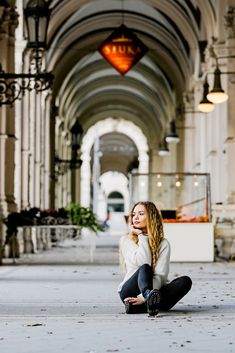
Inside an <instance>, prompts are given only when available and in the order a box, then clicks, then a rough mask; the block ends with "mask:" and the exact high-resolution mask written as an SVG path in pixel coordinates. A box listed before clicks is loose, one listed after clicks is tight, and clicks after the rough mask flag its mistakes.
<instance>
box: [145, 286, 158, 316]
mask: <svg viewBox="0 0 235 353" xmlns="http://www.w3.org/2000/svg"><path fill="white" fill-rule="evenodd" d="M160 300H161V294H160V291H159V290H158V289H152V290H151V291H149V292H148V293H147V296H146V304H147V311H148V314H149V315H150V316H155V315H157V314H158V304H159V303H160Z"/></svg>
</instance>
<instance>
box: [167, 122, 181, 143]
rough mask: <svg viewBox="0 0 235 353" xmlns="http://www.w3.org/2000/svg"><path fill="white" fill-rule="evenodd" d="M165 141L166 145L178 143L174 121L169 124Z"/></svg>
mask: <svg viewBox="0 0 235 353" xmlns="http://www.w3.org/2000/svg"><path fill="white" fill-rule="evenodd" d="M165 140H166V142H167V143H178V142H179V141H180V138H179V136H178V135H177V133H176V127H175V121H174V120H173V121H171V122H170V131H169V133H168V134H167V135H166V136H165Z"/></svg>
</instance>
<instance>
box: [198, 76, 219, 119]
mask: <svg viewBox="0 0 235 353" xmlns="http://www.w3.org/2000/svg"><path fill="white" fill-rule="evenodd" d="M208 93H209V84H208V82H207V78H206V80H205V82H204V85H203V98H202V100H201V102H200V103H199V105H198V110H200V112H203V113H210V112H212V110H214V108H215V106H214V104H213V103H212V102H210V101H209V100H208V99H207V94H208Z"/></svg>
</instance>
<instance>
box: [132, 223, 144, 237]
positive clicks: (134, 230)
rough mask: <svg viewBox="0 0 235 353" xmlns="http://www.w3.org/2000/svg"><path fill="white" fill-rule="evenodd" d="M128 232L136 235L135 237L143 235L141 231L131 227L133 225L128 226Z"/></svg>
mask: <svg viewBox="0 0 235 353" xmlns="http://www.w3.org/2000/svg"><path fill="white" fill-rule="evenodd" d="M130 232H132V233H134V234H136V235H140V234H142V233H143V231H142V230H141V229H139V228H135V227H134V226H133V224H131V225H130Z"/></svg>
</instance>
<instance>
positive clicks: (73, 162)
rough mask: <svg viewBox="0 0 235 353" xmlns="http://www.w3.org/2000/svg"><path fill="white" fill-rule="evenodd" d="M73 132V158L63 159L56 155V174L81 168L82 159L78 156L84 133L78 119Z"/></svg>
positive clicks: (72, 129)
mask: <svg viewBox="0 0 235 353" xmlns="http://www.w3.org/2000/svg"><path fill="white" fill-rule="evenodd" d="M70 132H71V141H72V144H71V148H72V153H71V159H61V158H59V157H58V156H55V165H56V170H55V175H63V174H65V173H66V172H67V171H68V169H80V168H81V165H82V160H81V159H80V158H78V156H77V154H78V150H79V149H80V143H81V138H82V134H83V129H82V127H81V125H80V124H79V122H78V121H76V123H75V124H74V125H73V127H72V128H71V130H70Z"/></svg>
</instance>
